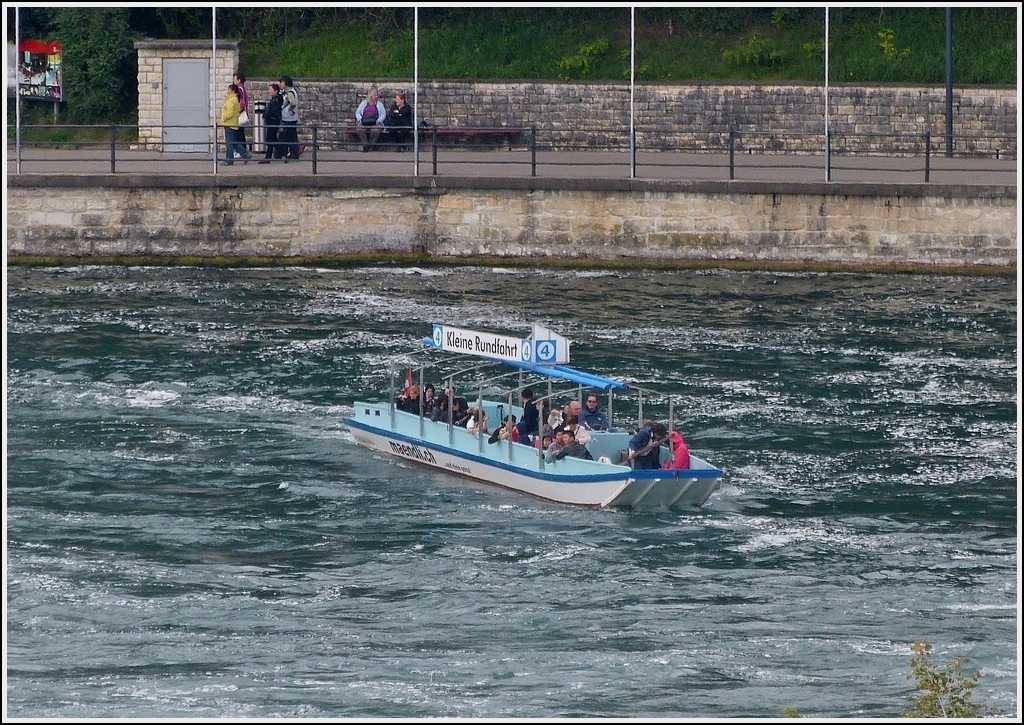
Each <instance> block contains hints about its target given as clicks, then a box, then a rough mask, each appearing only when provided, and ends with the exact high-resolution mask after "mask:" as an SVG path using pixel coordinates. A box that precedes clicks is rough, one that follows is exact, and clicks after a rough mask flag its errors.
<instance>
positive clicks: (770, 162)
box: [6, 145, 1020, 187]
mask: <svg viewBox="0 0 1024 725" xmlns="http://www.w3.org/2000/svg"><path fill="white" fill-rule="evenodd" d="M260 158H262V155H261V154H254V155H253V160H252V161H250V162H249V163H248V164H245V165H243V164H242V162H241V160H236V162H235V164H234V165H233V166H226V165H225V164H224V162H223V159H221V160H219V163H218V164H217V166H216V168H215V165H214V161H213V159H212V157H211V155H210V154H163V153H159V152H155V151H135V150H122V149H118V150H117V151H116V152H115V154H114V158H113V159H111V153H110V149H109V147H108V148H95V149H89V150H59V149H56V150H55V149H37V148H22V150H21V154H20V157H19V154H18V153H17V150H16V149H15V147H14V146H13V145H8V148H7V155H6V173H7V176H8V178H10V177H11V176H12V175H16V174H18V173H19V172H20V174H21V175H23V176H28V175H38V174H44V175H69V174H74V175H78V174H85V175H94V174H95V175H101V174H110V173H111V172H112V170H113V173H115V174H118V175H121V174H125V175H128V174H145V175H154V174H167V175H175V176H179V175H184V176H210V175H213V174H215V173H216V174H217V176H218V177H227V178H245V179H247V180H248V181H249V182H250V183H251V181H252V180H255V179H256V178H259V177H308V176H312V175H314V174H315V175H317V176H340V177H402V176H408V177H413V176H414V175H416V176H419V177H431V176H433V175H434V172H435V168H436V174H437V176H438V177H439V178H440V177H446V178H452V177H455V178H465V179H472V178H480V179H502V178H520V179H524V178H529V177H531V176H535V177H536V178H538V179H570V180H571V179H630V178H631V174H630V172H631V168H630V157H629V154H628V152H625V151H623V152H607V151H557V152H539V153H538V154H537V156H536V164H535V165H534V163H533V158H532V157H531V155H530V152H529V151H528V150H514V151H509V150H487V151H460V150H439V151H438V152H437V157H436V167H435V163H434V157H433V155H432V153H431V149H430V148H429V147H421V149H420V152H419V164H418V168H417V166H416V164H415V163H414V156H413V153H412V152H411V151H409V152H402V153H396V152H395V151H394V150H391V149H380V150H374V151H371V152H369V153H362V152H361V151H357V150H352V151H347V150H346V151H328V152H321V153H320V154H318V156H317V159H316V161H315V166H314V160H313V158H312V153H311V152H309V151H307V152H306V153H305V154H304V155H303V157H302V158H301V159H299V160H298V161H291V162H288V163H284V162H283V161H273V162H271V163H269V164H258V163H257V160H258V159H260ZM929 164H930V169H929V171H928V183H929V184H932V185H941V186H962V185H967V186H988V185H998V186H1012V187H1016V186H1018V185H1019V184H1018V181H1019V178H1020V173H1019V170H1018V165H1017V160H1016V159H972V158H946V157H945V156H934V157H932V158H931V159H930V161H929ZM925 176H926V170H925V159H924V158H922V157H917V158H891V157H865V156H857V157H841V156H836V155H833V157H832V169H831V178H830V179H826V170H825V159H824V156H822V155H818V156H813V155H781V154H778V155H773V154H763V155H747V154H743V155H739V154H737V155H736V157H735V159H734V161H733V175H732V180H735V181H754V182H774V183H778V182H825V181H831V182H833V183H872V184H923V183H925V181H926V178H925ZM635 178H636V179H640V180H666V181H729V180H730V168H729V156H728V154H696V153H671V152H644V153H639V154H637V159H636V174H635ZM275 183H281V182H275Z"/></svg>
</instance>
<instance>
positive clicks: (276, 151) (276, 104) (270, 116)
mask: <svg viewBox="0 0 1024 725" xmlns="http://www.w3.org/2000/svg"><path fill="white" fill-rule="evenodd" d="M282 105H284V98H283V97H282V96H281V86H279V85H277V84H276V83H271V84H270V85H269V86H267V107H266V109H265V110H264V111H263V128H264V131H265V132H266V136H265V139H266V147H267V153H266V154H265V157H264V159H263V160H262V161H260V163H261V164H269V163H270V159H271V158H275V159H281V158H284V151H283V150H282V149H281V146H280V144H278V143H277V138H278V133H279V132H280V130H281V106H282Z"/></svg>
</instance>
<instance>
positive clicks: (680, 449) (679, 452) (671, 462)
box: [661, 430, 690, 470]
mask: <svg viewBox="0 0 1024 725" xmlns="http://www.w3.org/2000/svg"><path fill="white" fill-rule="evenodd" d="M668 445H669V448H670V449H671V451H672V455H671V456H669V459H668V460H667V461H665V463H664V464H662V466H661V467H662V468H666V469H669V470H671V469H675V468H689V467H690V449H689V448H688V447H687V446H686V441H684V440H683V436H682V434H681V433H680V432H679V431H677V430H674V431H672V434H671V435H670V436H669V443H668Z"/></svg>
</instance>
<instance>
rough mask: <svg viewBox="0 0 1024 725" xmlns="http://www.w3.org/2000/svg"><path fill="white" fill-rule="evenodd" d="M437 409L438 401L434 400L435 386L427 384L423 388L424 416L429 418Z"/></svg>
mask: <svg viewBox="0 0 1024 725" xmlns="http://www.w3.org/2000/svg"><path fill="white" fill-rule="evenodd" d="M436 408H437V401H436V400H434V384H433V383H427V384H426V385H424V386H423V415H425V416H427V417H428V418H429V417H430V416H432V415H433V414H434V410H435V409H436Z"/></svg>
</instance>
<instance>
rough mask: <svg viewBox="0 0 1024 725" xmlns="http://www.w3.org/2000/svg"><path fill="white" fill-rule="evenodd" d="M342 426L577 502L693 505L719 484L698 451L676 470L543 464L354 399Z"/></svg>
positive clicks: (528, 450) (402, 450) (403, 451)
mask: <svg viewBox="0 0 1024 725" xmlns="http://www.w3.org/2000/svg"><path fill="white" fill-rule="evenodd" d="M346 423H347V424H348V426H349V429H350V430H351V431H352V435H353V437H354V438H355V440H356V442H357V443H359V444H360V445H363V446H365V447H367V448H369V449H371V450H374V451H378V452H380V453H384V454H386V455H390V456H395V457H398V458H402V459H404V460H407V461H411V462H413V463H419V464H421V465H425V466H430V467H431V468H435V469H438V470H441V471H447V472H449V473H454V474H457V475H460V476H467V477H469V478H473V479H476V480H478V481H482V482H484V483H489V484H492V485H495V486H501V487H503V488H507V489H511V490H513V491H518V492H520V493H525V494H529V495H531V496H535V497H537V498H541V499H545V500H547V501H554V502H558V503H564V504H573V505H578V506H590V507H596V508H604V507H624V508H640V507H643V508H648V507H653V508H671V509H693V508H698V507H700V506H702V505H704V503H705V502H706V501H707V500H708V498H709V497H710V496H711V494H712V493H713V492H714V491H715V490H716V489H717V488H718V486H719V484H720V482H721V476H722V472H721V471H720V470H718V469H716V468H714V467H712V466H710V465H709V464H707V463H706V462H705V461H703V460H701V459H699V458H697V457H695V456H691V468H689V469H685V470H678V471H668V470H665V471H661V470H659V471H633V470H631V469H630V468H629V467H627V466H621V465H615V464H612V463H600V462H597V461H586V460H582V459H578V458H565V459H563V460H561V461H556V462H554V463H545V462H544V461H543V459H542V458H541V456H540V455H539V454H538V451H537V449H535V448H533V447H531V446H524V445H520V444H517V443H513V444H510V443H508V442H507V441H500V442H498V443H493V444H492V443H488V442H487V438H486V436H483V437H481V436H478V435H476V434H473V433H469V432H467V431H466V430H465V429H463V428H459V427H457V426H454V427H449V426H448V425H447V424H445V423H435V422H432V421H430V420H424V419H421V418H420V417H419V416H417V415H412V414H409V413H404V412H401V411H394V412H391V410H390V409H389V406H388V405H387V404H379V403H362V402H357V403H356V413H355V415H354V416H353V417H352V418H349V419H347V420H346ZM608 435H612V434H608ZM609 442H611V441H609Z"/></svg>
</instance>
